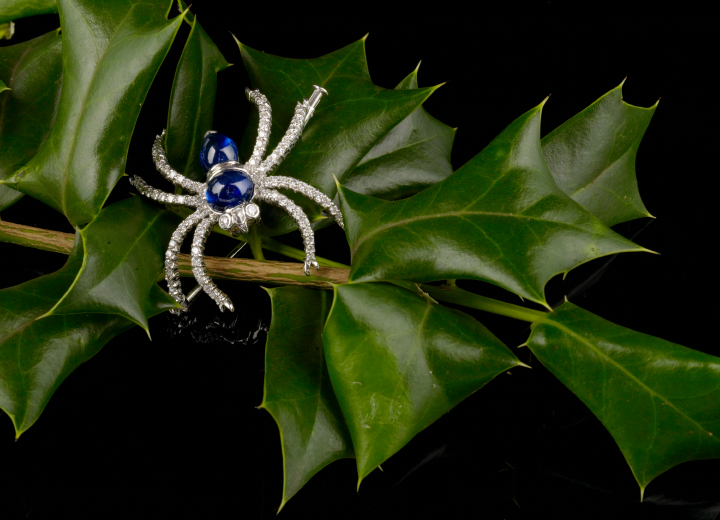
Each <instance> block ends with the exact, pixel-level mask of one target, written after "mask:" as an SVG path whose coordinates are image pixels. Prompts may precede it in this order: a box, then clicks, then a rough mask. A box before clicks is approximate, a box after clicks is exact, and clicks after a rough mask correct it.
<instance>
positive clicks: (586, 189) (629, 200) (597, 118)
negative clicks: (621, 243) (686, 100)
mask: <svg viewBox="0 0 720 520" xmlns="http://www.w3.org/2000/svg"><path fill="white" fill-rule="evenodd" d="M623 83H625V81H624V80H623ZM623 83H621V84H620V85H619V86H617V87H616V88H614V89H612V90H611V91H610V92H608V93H607V94H605V95H604V96H602V97H601V98H600V99H598V100H597V101H595V103H593V104H592V105H590V106H589V107H587V108H586V109H585V110H583V111H582V112H580V113H579V114H577V115H576V116H574V117H573V118H572V119H570V120H569V121H567V122H565V123H564V124H562V125H560V126H559V127H558V128H556V129H555V130H553V131H552V132H550V133H549V134H548V135H547V136H545V138H543V140H542V147H543V155H544V156H545V161H546V162H547V165H548V168H549V169H550V173H552V176H553V178H554V179H555V182H556V183H557V185H558V186H559V187H560V189H561V190H563V191H564V192H565V193H567V194H568V195H570V196H571V197H572V198H573V200H575V201H576V202H578V203H580V204H581V205H582V206H583V207H584V208H585V209H587V210H588V211H590V212H591V213H592V214H593V215H595V216H596V217H597V218H599V219H600V220H601V221H602V222H603V223H604V224H605V225H606V226H614V225H615V224H619V223H620V222H626V221H628V220H633V219H636V218H640V217H652V215H650V213H648V211H647V209H645V205H644V204H643V202H642V200H641V199H640V192H639V190H638V183H637V176H636V174H635V158H636V156H637V152H638V147H639V146H640V141H641V140H642V138H643V135H645V130H647V127H648V125H649V124H650V120H651V119H652V116H653V114H654V113H655V109H656V108H657V103H656V104H655V105H653V106H651V107H650V108H641V107H636V106H633V105H629V104H627V103H625V102H624V101H623V99H622V86H623Z"/></svg>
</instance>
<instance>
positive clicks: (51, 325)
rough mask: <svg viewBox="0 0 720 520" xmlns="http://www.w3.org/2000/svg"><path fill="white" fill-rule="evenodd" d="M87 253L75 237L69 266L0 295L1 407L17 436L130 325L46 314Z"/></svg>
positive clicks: (106, 317)
mask: <svg viewBox="0 0 720 520" xmlns="http://www.w3.org/2000/svg"><path fill="white" fill-rule="evenodd" d="M83 253H84V251H83V245H82V240H81V239H80V237H79V236H77V237H76V239H75V248H74V249H73V252H72V253H71V254H70V257H69V258H68V261H67V263H66V264H65V267H63V268H62V269H60V270H59V271H57V272H56V273H53V274H49V275H45V276H41V277H39V278H36V279H34V280H30V281H29V282H26V283H24V284H21V285H18V286H15V287H10V288H8V289H3V290H1V291H0V342H1V345H2V348H0V380H2V382H3V384H2V385H1V386H0V407H1V408H2V409H3V410H5V412H6V413H7V414H8V415H9V416H10V418H11V419H12V421H13V424H14V425H15V432H16V435H17V436H18V437H19V436H20V434H22V433H23V432H24V431H25V430H27V429H28V428H30V426H32V425H33V423H34V422H35V421H36V420H37V418H38V417H39V416H40V414H41V413H42V411H43V410H44V409H45V406H46V405H47V403H48V401H49V400H50V397H52V395H53V393H54V392H55V390H57V387H58V386H60V383H62V382H63V380H64V379H65V378H66V377H67V376H68V375H70V373H72V371H73V370H75V369H76V368H77V367H78V366H79V365H80V364H82V363H84V362H85V361H87V360H88V359H90V358H91V357H92V356H94V355H95V354H97V352H98V351H99V350H100V349H101V348H102V347H103V346H104V345H105V344H106V343H107V342H108V341H109V340H110V339H112V338H113V337H115V336H116V335H118V334H120V333H121V332H123V331H125V330H127V329H129V328H130V327H131V326H132V322H130V321H128V320H126V319H125V318H122V317H121V316H118V315H112V314H71V315H64V316H62V315H48V314H47V313H48V312H49V311H50V310H51V309H52V308H53V307H54V306H55V304H56V303H57V301H58V300H59V299H61V298H62V297H63V295H64V294H65V293H66V292H67V291H68V289H69V288H70V287H71V286H72V284H73V282H74V280H75V278H76V276H77V274H78V272H79V271H80V269H81V267H82V263H83V257H84V254H83Z"/></svg>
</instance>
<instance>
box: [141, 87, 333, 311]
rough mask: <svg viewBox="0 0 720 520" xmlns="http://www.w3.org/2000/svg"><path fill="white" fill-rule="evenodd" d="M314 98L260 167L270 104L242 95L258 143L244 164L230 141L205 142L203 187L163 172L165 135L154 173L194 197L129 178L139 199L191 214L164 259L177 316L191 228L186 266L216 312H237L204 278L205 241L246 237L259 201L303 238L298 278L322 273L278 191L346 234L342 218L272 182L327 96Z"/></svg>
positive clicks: (293, 182)
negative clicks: (217, 235) (288, 219)
mask: <svg viewBox="0 0 720 520" xmlns="http://www.w3.org/2000/svg"><path fill="white" fill-rule="evenodd" d="M314 88H315V91H314V92H313V94H312V96H310V99H309V100H305V99H304V100H303V102H302V103H298V104H297V106H296V107H295V114H294V115H293V118H292V120H291V122H290V127H289V128H288V129H287V132H285V135H284V136H283V138H282V140H281V141H280V144H278V145H277V147H276V148H275V150H274V151H273V152H272V153H271V154H270V155H269V156H268V157H267V158H266V159H265V160H263V156H264V155H265V150H266V148H267V144H268V139H269V137H270V122H271V109H270V103H268V100H267V98H266V97H265V96H264V95H263V94H261V93H260V91H258V90H249V89H245V95H246V96H247V98H248V100H249V101H251V102H252V103H254V104H255V105H256V106H257V109H258V112H259V115H260V124H259V127H258V135H257V140H256V141H255V148H254V150H253V153H252V155H251V157H250V159H249V160H248V161H247V162H246V163H245V164H241V163H239V162H237V161H238V147H237V145H236V144H235V142H234V141H233V140H232V139H230V138H229V137H227V136H224V135H222V134H220V133H217V132H213V131H211V132H208V133H206V134H205V139H204V140H203V144H202V147H201V149H200V162H201V164H202V166H203V168H204V169H205V170H206V171H207V182H205V183H202V182H196V181H193V180H191V179H188V178H187V177H185V176H183V175H181V174H180V173H178V172H177V171H175V170H173V168H172V167H171V166H170V165H169V164H168V161H167V156H166V154H165V149H164V147H163V139H164V137H165V131H164V130H163V132H162V134H161V135H159V136H157V139H156V140H155V144H154V145H153V150H152V156H153V160H154V162H155V167H156V168H157V170H158V171H159V172H160V173H161V174H162V175H163V177H165V178H166V179H167V180H169V181H170V182H172V183H173V184H175V185H177V186H181V187H182V188H183V189H185V190H186V191H187V192H189V193H191V195H174V194H172V193H165V192H163V191H160V190H158V189H155V188H153V187H151V186H148V185H147V184H146V183H145V181H143V180H142V179H141V178H140V177H137V176H135V177H133V178H132V179H131V180H130V182H131V183H132V185H133V186H135V187H136V188H137V190H138V191H139V192H140V193H141V194H142V195H144V196H146V197H148V198H150V199H152V200H156V201H158V202H161V203H164V204H174V205H180V206H187V207H190V208H195V212H194V213H192V214H191V215H190V216H189V217H187V218H186V219H185V220H183V221H182V223H181V224H180V225H179V226H178V228H177V229H176V230H175V232H174V233H173V234H172V238H171V239H170V243H169V244H168V249H167V252H166V253H165V280H166V281H167V284H168V292H169V293H170V295H171V296H172V297H173V298H175V300H176V301H177V302H178V303H179V304H180V305H182V307H183V308H182V309H179V310H178V311H177V312H181V311H183V310H187V304H188V298H186V297H185V295H184V294H183V292H182V288H181V286H180V275H179V273H178V254H179V252H180V246H181V245H182V243H183V240H184V239H185V237H186V235H187V234H188V233H189V232H190V230H191V229H192V228H194V227H196V230H195V234H194V236H193V241H192V248H191V253H190V259H191V263H192V267H193V274H194V275H195V279H196V280H197V282H198V283H199V284H200V287H202V290H203V291H205V292H206V293H207V294H208V295H209V296H210V297H211V298H212V299H213V300H215V302H216V303H217V304H218V306H219V307H220V310H221V311H222V310H224V309H226V308H227V309H230V310H231V311H233V310H235V308H234V307H233V304H232V302H231V301H230V298H228V296H227V295H226V294H225V293H224V292H222V291H221V290H220V289H218V287H217V285H215V283H214V282H213V281H212V279H211V278H210V277H209V276H208V272H207V269H206V268H205V256H204V254H203V251H204V249H205V241H206V240H207V238H208V236H209V235H210V232H211V231H212V229H213V226H215V224H219V225H220V227H221V228H222V229H224V230H227V231H229V232H230V233H231V234H233V235H234V236H237V235H239V234H245V233H247V232H248V230H249V226H250V225H251V224H252V223H253V222H257V221H259V220H260V208H259V207H258V205H257V204H256V203H255V201H264V202H267V203H268V204H272V205H273V206H277V207H280V208H282V209H284V210H285V211H287V212H288V214H289V215H290V216H292V217H293V219H295V222H296V223H297V226H298V228H299V229H300V233H301V234H302V238H303V244H304V247H305V265H304V268H303V271H304V272H305V274H306V275H308V276H309V275H310V268H311V267H314V268H315V269H319V268H320V265H319V264H318V263H317V260H316V258H315V235H314V234H313V231H312V228H311V227H310V221H309V220H308V218H307V216H306V215H305V213H304V212H303V211H302V209H301V208H300V207H299V206H298V205H297V204H295V203H294V202H293V201H292V200H291V199H289V198H288V197H286V196H285V195H283V194H281V193H280V192H278V191H277V190H278V189H289V190H292V191H295V192H297V193H301V194H303V195H305V196H306V197H308V198H309V199H311V200H313V201H314V202H315V203H317V204H318V205H320V206H321V207H322V208H324V209H325V210H326V211H327V212H328V213H329V214H330V215H331V216H332V217H333V218H334V219H335V221H336V222H337V223H338V225H339V226H340V227H341V228H343V227H344V226H343V219H342V214H341V213H340V210H339V209H338V207H337V206H335V204H334V203H333V202H332V200H330V198H329V197H328V196H327V195H325V194H324V193H322V192H321V191H320V190H317V189H316V188H314V187H312V186H310V185H309V184H306V183H304V182H301V181H299V180H297V179H294V178H292V177H283V176H272V177H268V174H269V173H270V172H272V171H273V170H274V169H275V168H277V166H278V165H279V164H280V163H281V162H282V161H283V159H284V158H285V157H286V156H287V155H288V153H289V152H290V150H291V149H292V147H293V146H294V145H295V143H296V142H297V141H298V139H299V138H300V136H301V135H302V132H303V129H304V128H305V125H307V123H308V121H309V120H310V118H311V117H312V116H313V113H314V112H315V107H317V105H318V103H320V100H321V99H322V97H323V95H327V91H326V90H325V89H323V88H321V87H318V86H317V85H315V87H314Z"/></svg>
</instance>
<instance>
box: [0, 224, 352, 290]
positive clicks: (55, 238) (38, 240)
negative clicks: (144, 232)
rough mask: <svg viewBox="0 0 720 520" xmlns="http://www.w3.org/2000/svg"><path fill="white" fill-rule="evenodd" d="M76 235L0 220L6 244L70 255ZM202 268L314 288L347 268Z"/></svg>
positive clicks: (227, 263)
mask: <svg viewBox="0 0 720 520" xmlns="http://www.w3.org/2000/svg"><path fill="white" fill-rule="evenodd" d="M74 241H75V235H72V234H70V233H62V232H59V231H51V230H49V229H40V228H35V227H31V226H23V225H22V224H13V223H12V222H5V221H0V242H9V243H12V244H18V245H21V246H26V247H32V248H34V249H42V250H44V251H53V252H55V253H62V254H65V255H67V254H70V251H71V250H72V246H73V242H74ZM179 264H180V269H179V271H180V276H192V275H193V274H192V266H191V265H190V257H189V256H188V255H183V254H181V255H180V258H179ZM205 265H206V266H207V270H208V273H209V275H210V276H211V277H213V278H217V279H220V280H241V281H244V282H260V283H266V284H272V285H304V286H307V287H314V288H317V289H332V284H343V283H347V281H348V274H349V273H350V270H349V269H344V268H340V267H324V266H323V267H320V271H317V274H314V275H313V276H305V275H304V274H303V272H302V264H300V263H294V262H270V261H262V262H259V261H257V260H249V259H245V258H219V257H214V256H208V257H205Z"/></svg>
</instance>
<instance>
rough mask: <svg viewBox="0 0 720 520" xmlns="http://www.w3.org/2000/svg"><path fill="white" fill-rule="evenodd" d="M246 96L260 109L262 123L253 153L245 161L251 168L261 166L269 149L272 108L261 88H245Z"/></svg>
mask: <svg viewBox="0 0 720 520" xmlns="http://www.w3.org/2000/svg"><path fill="white" fill-rule="evenodd" d="M245 96H246V97H247V98H248V100H249V101H251V102H252V103H254V104H255V106H257V109H258V116H259V117H260V123H259V124H258V133H257V139H256V140H255V148H254V149H253V153H252V155H251V156H250V159H248V162H247V163H245V164H246V166H248V167H249V168H250V169H251V170H252V169H255V167H257V166H259V165H260V163H261V162H262V159H263V156H264V155H265V150H266V149H267V145H268V140H269V139H270V126H271V122H272V110H271V108H270V103H269V102H268V100H267V98H266V97H265V96H264V95H263V94H261V93H260V91H259V90H250V89H247V88H246V89H245Z"/></svg>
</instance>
